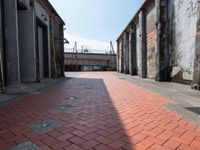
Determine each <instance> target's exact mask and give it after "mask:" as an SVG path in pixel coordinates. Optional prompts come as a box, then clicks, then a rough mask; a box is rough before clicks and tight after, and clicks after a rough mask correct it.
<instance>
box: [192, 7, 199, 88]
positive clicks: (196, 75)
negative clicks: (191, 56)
mask: <svg viewBox="0 0 200 150" xmlns="http://www.w3.org/2000/svg"><path fill="white" fill-rule="evenodd" d="M198 5H199V7H200V3H198ZM199 7H198V8H199ZM198 13H199V15H198V21H197V32H196V44H195V47H196V49H195V60H194V75H193V83H192V88H193V89H196V90H200V11H199V12H198Z"/></svg>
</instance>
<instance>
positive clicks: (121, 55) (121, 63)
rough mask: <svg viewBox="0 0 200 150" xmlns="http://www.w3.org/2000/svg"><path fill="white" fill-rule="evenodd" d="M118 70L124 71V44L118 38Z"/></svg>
mask: <svg viewBox="0 0 200 150" xmlns="http://www.w3.org/2000/svg"><path fill="white" fill-rule="evenodd" d="M119 72H120V73H124V46H123V40H122V39H120V40H119Z"/></svg>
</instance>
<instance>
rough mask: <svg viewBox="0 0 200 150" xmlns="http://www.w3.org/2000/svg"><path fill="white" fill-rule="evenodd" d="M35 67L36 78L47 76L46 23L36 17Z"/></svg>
mask: <svg viewBox="0 0 200 150" xmlns="http://www.w3.org/2000/svg"><path fill="white" fill-rule="evenodd" d="M36 60H37V61H36V66H37V67H36V68H37V70H36V71H37V80H38V81H40V79H42V78H48V77H49V52H48V30H47V25H46V24H44V23H43V22H42V21H41V20H40V19H39V18H37V19H36Z"/></svg>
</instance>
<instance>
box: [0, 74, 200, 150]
mask: <svg viewBox="0 0 200 150" xmlns="http://www.w3.org/2000/svg"><path fill="white" fill-rule="evenodd" d="M171 102H172V101H170V100H169V99H167V98H164V97H162V96H159V95H158V94H156V93H152V92H150V91H149V90H146V89H144V88H141V87H138V86H136V85H134V84H132V83H129V82H127V81H125V80H123V79H119V78H117V77H115V76H114V75H112V73H95V72H94V73H81V74H80V75H79V77H78V78H71V79H70V80H66V81H64V82H63V83H60V84H57V85H54V86H52V87H48V88H46V89H43V90H41V91H40V93H37V94H34V95H28V96H25V97H23V98H21V100H19V101H15V102H12V103H10V104H8V105H6V106H3V107H1V108H0V150H6V149H9V148H11V147H15V146H16V145H18V144H23V143H26V142H31V143H32V144H35V145H36V146H37V147H39V148H40V149H42V150H82V149H83V150H87V149H89V150H112V149H116V150H129V149H131V150H145V149H149V150H170V149H172V150H175V149H177V150H186V149H187V150H189V149H190V150H200V129H199V128H197V126H195V125H194V124H192V123H191V122H189V121H187V120H185V119H184V118H183V117H182V116H180V115H178V114H176V113H174V112H172V111H170V110H167V109H165V108H164V107H163V105H164V104H166V103H171ZM51 121H52V122H53V123H56V122H58V124H59V126H53V125H52V124H51ZM41 122H42V123H43V124H42V126H38V123H41ZM33 124H34V125H35V127H36V128H37V129H39V128H42V129H43V128H47V130H37V131H38V132H35V131H34V130H32V129H31V128H30V126H31V125H33ZM40 131H43V132H41V133H40Z"/></svg>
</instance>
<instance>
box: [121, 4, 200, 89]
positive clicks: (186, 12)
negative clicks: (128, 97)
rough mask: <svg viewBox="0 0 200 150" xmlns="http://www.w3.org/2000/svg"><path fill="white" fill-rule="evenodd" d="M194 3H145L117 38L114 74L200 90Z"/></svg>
mask: <svg viewBox="0 0 200 150" xmlns="http://www.w3.org/2000/svg"><path fill="white" fill-rule="evenodd" d="M199 13H200V2H199V1H198V0H188V1H180V0H145V1H144V3H143V5H142V6H141V8H140V9H139V10H138V12H137V13H136V14H135V16H134V17H133V18H132V20H131V21H130V22H129V24H128V25H127V26H126V28H125V29H124V31H123V32H122V33H121V35H120V36H119V37H118V39H117V43H118V44H117V45H118V57H117V58H118V71H119V72H121V73H126V74H131V75H138V76H140V77H142V78H151V79H155V80H157V81H174V82H181V83H191V84H192V87H194V88H196V89H200V50H199V45H200V41H199V29H200V28H199V20H200V16H199Z"/></svg>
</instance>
